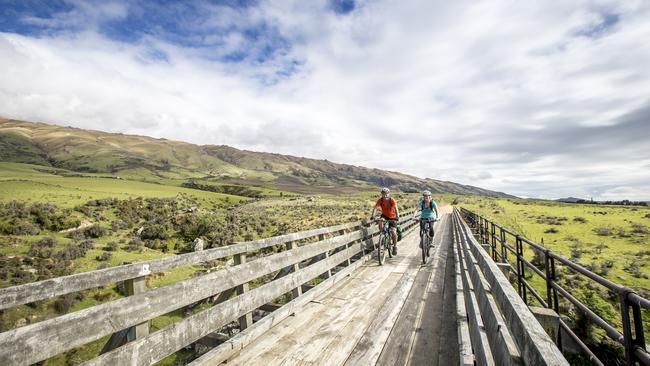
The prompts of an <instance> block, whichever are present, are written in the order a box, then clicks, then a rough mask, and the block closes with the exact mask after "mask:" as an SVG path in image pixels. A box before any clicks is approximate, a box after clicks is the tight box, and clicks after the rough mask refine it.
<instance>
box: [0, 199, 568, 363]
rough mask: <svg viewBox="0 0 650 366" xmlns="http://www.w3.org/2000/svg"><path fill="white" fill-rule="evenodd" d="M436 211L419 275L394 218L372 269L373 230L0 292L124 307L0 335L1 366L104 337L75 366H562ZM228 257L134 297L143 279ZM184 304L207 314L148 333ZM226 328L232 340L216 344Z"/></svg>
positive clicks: (494, 268)
mask: <svg viewBox="0 0 650 366" xmlns="http://www.w3.org/2000/svg"><path fill="white" fill-rule="evenodd" d="M443 211H444V215H443V217H442V220H441V221H440V222H439V223H438V224H437V225H436V236H435V239H434V242H435V247H434V249H433V255H432V257H431V258H429V261H428V262H427V263H426V264H424V265H423V264H422V263H421V257H420V248H419V245H418V244H419V233H418V230H417V223H416V222H415V221H414V220H412V219H411V218H410V216H411V215H405V216H404V218H403V219H402V225H403V227H405V228H406V229H407V234H406V236H405V238H404V239H403V240H402V241H401V242H400V243H399V245H398V254H397V256H395V257H393V258H391V259H387V261H386V263H385V264H384V265H381V266H380V265H378V263H377V261H376V259H375V258H374V256H373V251H372V247H373V245H374V244H375V243H376V241H377V235H378V233H377V229H376V228H375V227H374V226H369V225H368V223H349V224H343V225H337V226H334V227H329V228H322V229H316V230H310V231H304V232H299V233H293V234H287V235H282V236H278V237H273V238H268V239H262V240H257V241H252V242H246V243H239V244H234V245H230V246H226V247H221V248H214V249H209V250H204V251H200V252H194V253H188V254H182V255H178V256H173V257H168V258H164V259H160V260H153V261H148V262H141V263H134V264H128V265H123V266H118V267H113V268H108V269H104V270H98V271H93V272H88V273H81V274H75V275H71V276H66V277H60V278H55V279H51V280H45V281H40V282H36V283H32V284H26V285H21V286H16V287H11V288H6V289H2V290H0V310H2V309H7V308H11V307H16V306H20V305H22V304H27V303H30V302H34V301H39V300H43V299H48V298H51V297H53V296H58V295H62V294H67V293H72V292H76V291H83V290H88V289H92V288H96V287H100V286H107V285H111V284H114V283H119V282H124V284H125V287H126V288H127V290H128V291H127V293H128V294H129V295H130V296H126V297H124V298H121V299H118V300H114V301H110V302H107V303H103V304H100V305H96V306H93V307H90V308H86V309H83V310H79V311H76V312H73V313H69V314H66V315H62V316H58V317H55V318H52V319H48V320H44V321H42V322H38V323H34V324H29V325H26V326H23V327H20V328H16V329H13V330H9V331H6V332H4V333H0V365H29V364H33V363H37V362H40V361H43V360H46V359H48V358H50V357H53V356H55V355H57V354H59V353H62V352H66V351H68V350H71V349H75V348H78V347H81V346H83V345H85V344H87V343H90V342H96V341H98V340H101V339H105V338H108V336H110V338H109V339H108V341H107V343H106V345H105V346H104V349H103V351H102V353H101V354H100V355H97V357H96V358H93V359H91V360H88V361H86V362H85V364H86V365H104V364H106V365H150V364H153V363H156V362H158V361H160V360H162V359H164V358H165V357H167V356H168V355H170V354H173V353H174V352H177V351H178V350H180V349H183V348H186V347H191V346H192V345H193V344H199V343H200V344H211V345H212V346H214V347H213V348H212V349H210V350H209V351H208V352H207V353H204V354H203V355H202V356H200V357H198V358H196V359H195V360H193V361H192V362H191V364H192V365H218V364H221V363H224V362H226V363H228V364H229V365H230V364H235V365H373V364H380V365H407V364H409V365H454V364H456V365H472V364H479V365H568V363H567V362H566V360H565V359H564V357H563V356H562V354H561V353H560V351H559V350H558V348H557V347H556V346H555V344H554V342H553V340H551V338H550V337H549V335H548V334H547V332H546V331H545V330H544V328H543V327H542V325H540V323H539V322H538V321H537V320H536V318H535V316H534V315H533V313H532V312H531V311H530V310H529V308H528V306H527V305H526V304H525V303H524V302H523V300H522V299H521V298H520V297H519V296H518V294H517V291H516V290H515V289H514V288H513V287H512V286H511V285H510V283H509V282H508V279H507V278H506V276H505V275H504V274H503V273H502V271H501V269H500V267H499V266H498V265H497V264H496V263H495V262H494V261H493V260H492V259H491V257H490V255H488V253H487V252H486V251H485V250H484V248H483V247H482V246H481V245H480V244H479V243H478V242H477V241H476V239H475V238H474V236H473V235H472V233H471V231H470V229H469V227H468V226H467V224H466V223H465V222H464V221H463V220H462V218H461V216H460V215H459V213H458V212H457V211H455V210H452V209H451V208H450V207H446V208H444V210H443ZM230 257H232V258H233V259H234V263H233V264H234V265H232V266H225V267H223V268H221V269H218V270H215V271H212V272H209V273H207V274H203V275H200V276H197V277H193V278H190V279H187V280H184V281H180V282H178V283H175V284H171V285H168V286H164V287H160V288H154V289H147V288H146V286H145V278H146V276H150V275H152V274H154V273H157V272H164V271H168V270H171V269H174V268H179V267H182V266H190V265H195V264H198V263H204V262H208V261H215V260H218V259H227V258H230ZM253 287H254V288H253ZM288 294H290V295H288ZM287 296H288V297H289V298H290V299H291V300H290V301H289V302H287V303H285V304H282V305H280V304H279V303H278V302H279V301H278V300H279V299H280V298H286V297H287ZM197 303H204V304H205V303H207V304H209V305H210V306H207V307H204V308H202V309H203V310H200V311H194V312H193V314H192V315H189V316H187V317H185V318H183V319H182V320H179V321H177V322H176V323H173V324H171V325H169V326H167V327H165V328H162V329H160V330H158V331H155V332H150V329H149V321H150V320H151V319H153V318H156V317H158V316H161V315H164V314H167V313H169V312H172V311H174V310H177V309H181V308H188V307H193V306H195V305H196V304H197ZM253 315H255V317H253ZM233 322H236V323H238V327H239V329H240V331H239V332H238V333H237V334H236V335H234V336H233V337H231V338H227V337H224V334H223V333H220V331H221V330H222V329H223V328H224V327H225V326H227V325H229V324H232V323H233Z"/></svg>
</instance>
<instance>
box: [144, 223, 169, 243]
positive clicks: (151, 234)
mask: <svg viewBox="0 0 650 366" xmlns="http://www.w3.org/2000/svg"><path fill="white" fill-rule="evenodd" d="M170 236H171V235H170V232H169V230H168V228H167V227H166V226H164V225H159V224H154V225H148V226H145V228H144V229H143V230H142V233H141V234H140V237H141V238H142V239H150V240H154V239H160V240H166V239H169V237H170Z"/></svg>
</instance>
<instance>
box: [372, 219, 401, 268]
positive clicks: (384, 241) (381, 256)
mask: <svg viewBox="0 0 650 366" xmlns="http://www.w3.org/2000/svg"><path fill="white" fill-rule="evenodd" d="M391 221H392V222H397V220H386V219H384V218H378V219H375V222H378V223H379V222H382V223H383V225H382V229H381V231H380V232H379V243H378V244H377V261H378V262H379V265H380V266H381V265H382V264H384V261H385V259H386V252H388V257H389V258H393V252H394V249H395V244H393V238H392V236H391V235H390V222H391Z"/></svg>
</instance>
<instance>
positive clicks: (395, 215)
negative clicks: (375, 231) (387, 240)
mask: <svg viewBox="0 0 650 366" xmlns="http://www.w3.org/2000/svg"><path fill="white" fill-rule="evenodd" d="M377 207H379V208H381V217H382V218H383V219H385V220H394V221H387V222H388V227H389V228H390V236H391V238H392V239H393V255H395V254H397V220H399V209H398V208H397V201H395V199H394V198H393V197H391V196H390V189H388V188H386V187H384V188H382V189H381V197H380V198H379V199H378V200H377V202H376V203H375V207H373V208H372V213H370V219H371V220H373V219H374V218H375V210H376V209H377ZM383 229H384V223H383V222H379V231H381V230H383Z"/></svg>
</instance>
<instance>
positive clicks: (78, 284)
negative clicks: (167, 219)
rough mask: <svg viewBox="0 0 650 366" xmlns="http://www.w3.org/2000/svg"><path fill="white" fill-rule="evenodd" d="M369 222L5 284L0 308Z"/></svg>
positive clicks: (0, 297)
mask: <svg viewBox="0 0 650 366" xmlns="http://www.w3.org/2000/svg"><path fill="white" fill-rule="evenodd" d="M369 224H370V223H369V222H367V221H361V222H349V223H345V224H340V225H334V226H330V227H325V228H318V229H313V230H306V231H300V232H297V233H290V234H284V235H279V236H274V237H270V238H265V239H259V240H254V241H249V242H242V243H237V244H232V245H227V246H223V247H219V248H212V249H207V250H203V251H200V252H193V253H185V254H179V255H175V256H171V257H166V258H161V259H152V260H148V261H142V262H136V263H132V264H124V265H119V266H115V267H110V268H105V269H100V270H95V271H89V272H83V273H76V274H72V275H68V276H62V277H56V278H51V279H47V280H42V281H37V282H31V283H27V284H23V285H18V286H13V287H7V288H3V289H0V310H3V309H7V308H11V307H14V306H18V305H23V304H27V303H30V302H34V301H39V300H44V299H48V298H51V297H53V296H59V295H65V294H68V293H71V292H76V291H83V290H88V289H91V288H96V287H101V286H105V285H108V284H112V283H115V282H120V281H125V280H128V279H132V278H136V277H141V276H145V275H149V274H153V273H158V272H164V271H169V270H172V269H175V268H179V267H185V266H190V265H194V264H199V263H204V262H209V261H213V260H217V259H222V258H226V257H230V256H233V255H237V254H242V253H247V252H250V251H252V250H258V249H263V248H267V247H270V246H274V245H278V244H284V243H287V242H291V241H296V240H302V239H309V238H313V237H316V236H318V235H324V234H330V233H335V232H338V231H340V230H345V229H352V228H357V227H364V226H367V225H369Z"/></svg>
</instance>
